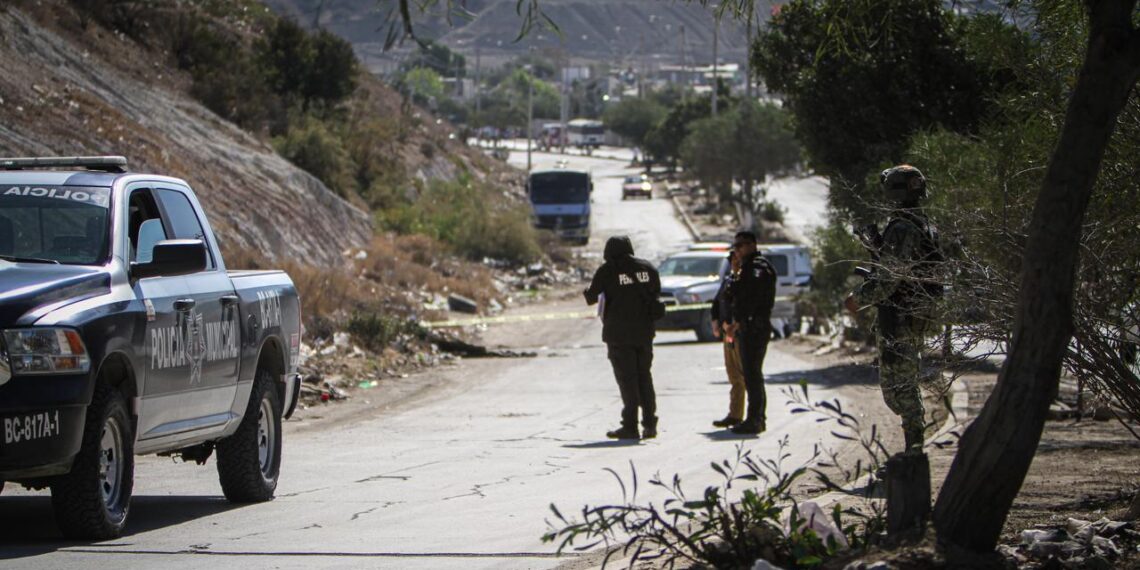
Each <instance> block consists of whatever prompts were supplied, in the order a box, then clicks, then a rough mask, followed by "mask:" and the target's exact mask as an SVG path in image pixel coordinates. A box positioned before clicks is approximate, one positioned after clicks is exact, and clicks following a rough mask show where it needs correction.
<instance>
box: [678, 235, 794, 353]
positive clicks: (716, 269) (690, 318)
mask: <svg viewBox="0 0 1140 570" xmlns="http://www.w3.org/2000/svg"><path fill="white" fill-rule="evenodd" d="M706 243H707V247H709V249H700V248H697V246H699V245H702V244H694V246H691V247H694V248H695V249H691V250H690V251H685V252H681V253H676V254H673V255H671V256H669V257H668V258H666V259H665V261H663V262H661V265H660V266H659V267H658V272H659V273H660V274H661V301H662V302H663V303H665V304H666V305H667V306H686V305H690V306H692V307H691V308H689V309H681V310H676V309H674V310H672V311H669V312H668V313H666V315H665V318H663V319H661V320H660V321H658V322H657V330H692V331H693V332H695V333H696V334H697V340H700V341H701V342H711V341H713V340H716V337H714V336H713V331H712V314H711V313H710V311H709V308H708V306H707V305H706V304H707V303H711V302H712V300H713V297H716V293H717V290H719V289H720V281H721V279H722V278H723V277H724V275H725V273H727V272H728V252H727V251H726V250H720V249H715V244H714V243H711V242H706ZM759 249H760V251H761V252H763V253H764V256H765V257H767V258H768V260H769V261H770V262H771V263H772V267H773V268H774V269H775V270H776V304H775V306H774V307H773V308H772V325H773V328H774V329H776V331H777V333H778V334H779V335H780V336H787V333H789V332H790V331H791V329H794V328H795V326H794V323H795V321H796V320H797V319H798V317H799V315H798V314H797V313H796V303H795V297H796V296H797V295H799V294H800V293H803V292H805V291H807V290H808V288H809V287H810V286H811V279H812V268H811V256H810V255H809V253H808V248H807V247H806V246H802V245H797V244H761V245H760V246H759Z"/></svg>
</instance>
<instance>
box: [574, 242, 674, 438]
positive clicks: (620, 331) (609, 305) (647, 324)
mask: <svg viewBox="0 0 1140 570" xmlns="http://www.w3.org/2000/svg"><path fill="white" fill-rule="evenodd" d="M604 257H605V263H603V264H602V266H601V267H599V268H598V271H597V272H596V273H594V280H593V281H592V282H591V283H590V288H589V289H586V291H585V295H586V303H587V304H590V305H593V304H594V303H597V302H598V297H599V296H601V295H604V301H603V303H602V340H603V341H605V343H606V347H607V348H608V350H609V358H610V364H612V365H613V367H614V376H615V377H616V378H617V383H618V389H619V390H621V402H622V410H621V428H619V429H616V430H613V431H610V432H608V433H606V437H609V438H611V439H638V438H639V437H644V438H645V439H650V438H654V437H657V396H656V394H654V392H653V376H652V375H651V374H650V367H651V366H652V364H653V337H654V335H655V330H654V326H653V321H654V320H656V318H655V316H654V311H653V307H654V306H655V305H656V304H657V303H659V300H658V297H659V296H660V294H661V278H660V277H659V276H658V274H657V269H656V268H654V267H653V265H651V264H650V263H649V262H648V261H645V260H644V259H638V258H636V257H634V256H633V244H632V243H631V242H630V241H629V238H628V237H626V236H616V237H612V238H610V239H609V240H608V241H607V242H606V249H605V255H604ZM639 407H640V408H641V420H642V426H643V428H644V431H643V432H642V433H640V434H639V433H638V431H637V409H638V408H639Z"/></svg>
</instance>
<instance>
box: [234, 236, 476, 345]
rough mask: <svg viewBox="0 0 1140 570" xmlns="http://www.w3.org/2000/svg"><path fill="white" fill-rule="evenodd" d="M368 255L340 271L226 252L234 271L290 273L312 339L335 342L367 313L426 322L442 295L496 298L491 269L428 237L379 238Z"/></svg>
mask: <svg viewBox="0 0 1140 570" xmlns="http://www.w3.org/2000/svg"><path fill="white" fill-rule="evenodd" d="M363 251H364V253H365V254H366V256H365V257H364V258H363V259H357V258H356V254H357V253H358V252H357V251H353V254H354V255H353V256H352V257H350V258H346V259H345V260H344V263H343V264H342V265H340V266H337V267H317V266H312V265H305V264H301V263H297V262H294V261H289V260H286V261H283V262H281V263H276V262H271V261H268V260H267V258H266V257H265V256H264V255H263V254H262V253H261V252H259V251H255V250H247V249H238V248H232V247H228V248H225V250H224V252H223V253H224V256H225V259H226V266H227V267H228V268H230V269H239V268H240V269H272V268H277V269H283V270H284V271H286V272H287V273H288V274H289V276H290V277H291V278H292V279H293V284H294V285H296V287H297V292H298V293H299V294H300V296H301V315H302V318H303V319H304V322H305V327H306V331H307V336H309V337H312V338H327V337H330V336H331V335H332V333H333V332H335V331H338V330H344V329H345V328H346V327H347V326H348V325H349V323H350V321H351V320H352V319H353V317H354V316H358V315H361V314H364V315H383V316H384V317H385V318H391V319H396V320H400V321H406V320H408V319H410V318H422V317H424V316H425V315H424V314H423V313H424V303H425V302H429V301H431V300H433V299H434V298H435V296H436V295H443V296H446V295H448V294H451V293H455V294H459V295H463V296H464V297H468V298H471V299H474V300H475V301H476V302H478V303H479V304H480V306H486V304H487V302H488V301H490V300H491V298H492V297H494V296H495V294H496V290H495V283H494V278H493V277H494V276H493V274H492V272H491V270H490V269H488V268H487V267H485V266H483V265H481V264H478V263H473V262H469V261H464V260H462V259H459V258H456V257H454V256H453V255H451V254H448V253H447V252H448V251H449V250H448V248H447V247H446V246H445V245H444V244H442V243H440V242H438V241H436V240H433V239H431V238H429V237H427V236H422V235H410V236H399V235H394V234H389V235H382V236H376V237H375V238H374V239H373V240H372V243H371V244H369V247H368V249H366V250H363Z"/></svg>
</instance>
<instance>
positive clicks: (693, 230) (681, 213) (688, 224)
mask: <svg viewBox="0 0 1140 570" xmlns="http://www.w3.org/2000/svg"><path fill="white" fill-rule="evenodd" d="M669 201H670V202H672V203H673V209H674V210H676V211H677V217H679V218H681V223H683V224H685V228H686V229H688V230H689V234H690V235H692V236H693V241H701V232H700V231H698V230H697V227H696V226H694V225H693V221H692V220H690V219H689V215H688V214H686V213H685V209H684V208H682V207H681V203H680V202H678V201H677V197H676V196H670V197H669Z"/></svg>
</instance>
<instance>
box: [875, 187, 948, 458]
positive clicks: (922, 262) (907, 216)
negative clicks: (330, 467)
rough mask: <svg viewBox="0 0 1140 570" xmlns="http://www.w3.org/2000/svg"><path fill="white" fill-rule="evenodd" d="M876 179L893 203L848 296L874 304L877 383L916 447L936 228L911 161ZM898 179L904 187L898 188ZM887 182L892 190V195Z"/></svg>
mask: <svg viewBox="0 0 1140 570" xmlns="http://www.w3.org/2000/svg"><path fill="white" fill-rule="evenodd" d="M881 181H882V184H883V187H884V190H885V191H886V193H887V195H888V198H893V200H892V202H894V204H893V207H894V209H893V210H892V212H891V219H890V221H889V222H888V224H887V227H886V230H884V231H883V235H882V241H881V244H879V248H878V254H879V259H878V263H879V265H878V267H877V268H876V269H875V271H874V272H873V273H872V274H871V276H870V277H868V278H867V280H866V281H864V282H863V283H862V284H861V285H860V286H859V288H858V289H856V290H855V292H854V296H855V299H856V301H858V303H859V305H861V306H867V305H874V306H875V307H876V308H877V309H878V319H877V321H876V325H877V329H878V336H879V354H880V356H879V385H880V387H881V388H882V391H883V399H884V400H885V401H886V403H887V406H888V407H889V408H890V409H891V411H893V412H894V413H896V414H898V415H899V416H900V417H901V418H902V427H903V433H904V435H905V437H906V447H907V449H910V448H912V447H913V446H916V445H917V446H919V447H921V446H922V441H923V427H924V425H925V423H924V413H925V410H924V409H923V405H922V394H921V393H920V391H919V386H918V382H919V376H920V370H921V363H922V361H921V354H922V348H923V345H924V344H925V336H926V334H925V333H926V328H927V324H928V322H929V321H928V315H929V309H930V303H931V301H932V297H933V296H934V295H935V293H932V290H931V287H932V285H931V282H932V281H933V279H932V277H933V276H932V275H931V273H932V267H933V266H934V264H935V263H937V262H938V261H940V260H941V258H940V255H939V254H938V253H937V242H938V238H937V234H936V232H935V230H934V228H933V227H932V226H931V225H930V223H929V222H928V221H927V219H926V216H925V215H923V214H922V211H921V210H920V209H919V208H918V199H920V198H921V197H923V196H925V186H926V182H925V180H924V179H923V178H922V173H921V172H919V171H918V169H916V168H914V167H911V166H906V165H904V166H896V167H894V168H891V169H888V170H885V171H883V173H882V175H881ZM902 184H905V185H906V189H905V191H901V192H899V191H898V190H900V185H902ZM891 186H894V188H895V190H896V192H895V193H894V194H893V195H892V192H891V191H890V187H891ZM936 287H937V288H938V289H939V290H940V289H941V286H940V285H937V286H936Z"/></svg>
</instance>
